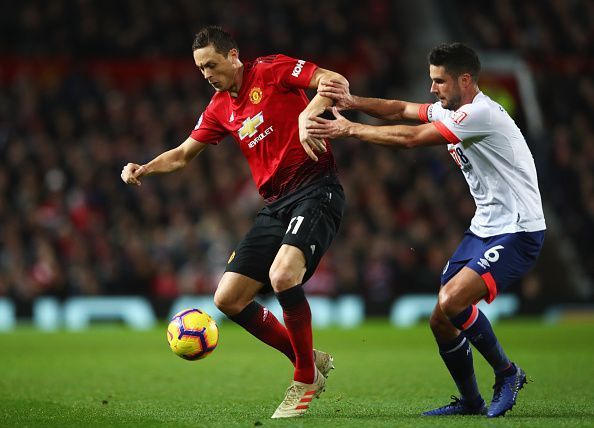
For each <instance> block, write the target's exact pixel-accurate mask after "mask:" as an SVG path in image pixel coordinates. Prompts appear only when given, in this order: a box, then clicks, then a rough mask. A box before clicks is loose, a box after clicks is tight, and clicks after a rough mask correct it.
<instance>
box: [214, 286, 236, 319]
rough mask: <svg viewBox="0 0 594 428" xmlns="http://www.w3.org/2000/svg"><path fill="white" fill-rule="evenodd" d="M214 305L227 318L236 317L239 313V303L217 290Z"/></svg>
mask: <svg viewBox="0 0 594 428" xmlns="http://www.w3.org/2000/svg"><path fill="white" fill-rule="evenodd" d="M214 304H215V306H216V307H217V309H218V310H219V311H221V312H222V313H224V314H225V315H227V316H233V315H237V314H238V313H239V312H241V309H242V308H241V307H240V302H238V301H237V299H234V298H232V296H231V295H229V294H228V293H224V292H219V290H217V291H216V292H215V295H214Z"/></svg>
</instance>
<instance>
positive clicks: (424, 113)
mask: <svg viewBox="0 0 594 428" xmlns="http://www.w3.org/2000/svg"><path fill="white" fill-rule="evenodd" d="M429 106H431V104H421V105H420V106H419V119H420V120H421V121H423V122H425V123H427V122H429Z"/></svg>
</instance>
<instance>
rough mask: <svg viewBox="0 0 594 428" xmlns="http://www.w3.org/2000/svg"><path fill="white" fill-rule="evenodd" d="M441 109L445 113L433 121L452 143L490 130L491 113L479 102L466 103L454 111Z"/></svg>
mask: <svg viewBox="0 0 594 428" xmlns="http://www.w3.org/2000/svg"><path fill="white" fill-rule="evenodd" d="M434 105H435V104H434ZM440 108H441V106H440ZM441 110H442V111H443V112H446V114H445V115H443V117H441V118H440V119H437V120H435V119H434V120H433V123H434V125H435V127H436V128H437V130H438V131H439V133H440V134H441V135H443V136H444V138H446V139H447V140H448V141H449V142H450V143H452V144H457V143H459V142H460V141H464V140H471V139H472V137H478V136H484V135H486V134H488V133H489V132H490V131H489V130H490V123H491V114H490V111H489V109H488V107H487V106H485V105H483V104H481V103H478V104H466V105H463V106H462V107H460V108H459V109H458V110H456V111H451V110H445V109H443V108H441ZM437 111H438V110H437Z"/></svg>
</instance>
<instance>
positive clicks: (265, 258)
mask: <svg viewBox="0 0 594 428" xmlns="http://www.w3.org/2000/svg"><path fill="white" fill-rule="evenodd" d="M344 205H345V198H344V191H343V189H342V186H341V185H340V183H339V181H338V179H337V178H336V177H324V178H322V179H320V180H318V181H316V182H314V183H311V184H310V185H308V186H305V187H303V188H302V189H299V190H297V191H295V192H293V193H291V194H289V195H286V196H284V197H282V198H280V199H278V200H276V201H274V202H273V203H271V204H269V205H267V206H266V207H264V208H262V210H260V212H259V213H258V215H257V216H256V220H255V222H254V225H253V226H252V228H251V229H250V230H249V232H248V233H247V234H246V236H245V237H244V238H243V240H242V241H241V242H240V243H239V245H237V247H236V248H235V251H234V252H233V253H232V254H231V257H230V258H229V262H228V263H227V268H226V269H225V271H226V272H237V273H240V274H242V275H245V276H247V277H250V278H252V279H255V280H256V281H259V282H261V283H263V284H264V290H262V291H271V290H272V287H271V284H270V278H269V271H270V266H272V262H273V261H274V258H275V257H276V254H277V253H278V250H279V249H280V247H281V245H283V244H289V245H292V246H294V247H297V248H299V249H300V250H301V251H302V252H303V254H304V256H305V263H306V272H305V276H304V278H303V283H305V282H306V281H307V280H308V279H309V278H311V276H312V275H313V273H314V271H315V270H316V267H317V266H318V264H319V263H320V260H321V259H322V256H323V255H324V253H325V252H326V250H327V249H328V247H329V246H330V243H331V242H332V239H333V238H334V236H336V233H337V231H338V227H339V226H340V221H341V219H342V213H343V211H344Z"/></svg>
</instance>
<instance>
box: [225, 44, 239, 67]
mask: <svg viewBox="0 0 594 428" xmlns="http://www.w3.org/2000/svg"><path fill="white" fill-rule="evenodd" d="M227 58H228V59H229V60H230V61H231V64H232V65H233V66H234V67H238V66H239V65H240V64H239V51H238V50H237V49H235V48H233V49H231V50H230V51H229V53H228V54H227Z"/></svg>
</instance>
